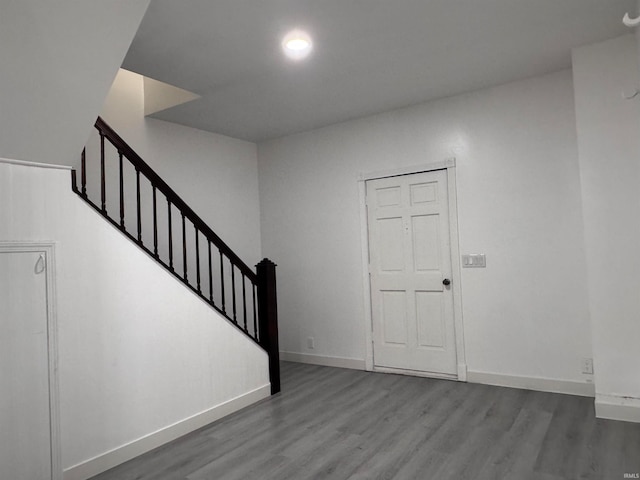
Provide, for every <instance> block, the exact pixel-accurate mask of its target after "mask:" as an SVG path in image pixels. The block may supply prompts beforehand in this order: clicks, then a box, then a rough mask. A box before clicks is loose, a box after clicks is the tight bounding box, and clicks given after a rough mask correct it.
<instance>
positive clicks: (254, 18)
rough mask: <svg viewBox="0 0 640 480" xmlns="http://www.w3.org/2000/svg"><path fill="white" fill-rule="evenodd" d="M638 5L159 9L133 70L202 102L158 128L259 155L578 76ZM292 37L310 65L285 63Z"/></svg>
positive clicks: (328, 3) (532, 2) (210, 1)
mask: <svg viewBox="0 0 640 480" xmlns="http://www.w3.org/2000/svg"><path fill="white" fill-rule="evenodd" d="M635 4H636V2H635V0H182V1H175V0H152V2H151V4H150V6H149V9H148V11H147V13H146V16H145V17H144V20H143V21H142V24H141V26H140V29H139V31H138V33H137V35H136V37H135V39H134V41H133V43H132V45H131V47H130V49H129V52H128V54H127V56H126V59H125V61H124V64H123V67H124V68H126V69H128V70H132V71H134V72H137V73H140V74H142V75H145V76H148V77H151V78H154V79H157V80H160V81H163V82H166V83H169V84H171V85H175V86H178V87H180V88H183V89H186V90H189V91H191V92H194V93H196V94H198V95H200V96H201V98H199V99H197V100H194V101H192V102H189V103H186V104H183V105H179V106H176V107H173V108H170V109H167V110H164V111H162V112H158V113H155V114H154V115H153V117H155V118H160V119H163V120H167V121H171V122H176V123H179V124H183V125H188V126H191V127H195V128H199V129H202V130H208V131H211V132H215V133H221V134H225V135H229V136H232V137H236V138H241V139H245V140H250V141H253V142H259V141H263V140H267V139H271V138H275V137H279V136H283V135H288V134H291V133H295V132H299V131H304V130H309V129H312V128H317V127H321V126H324V125H329V124H332V123H337V122H341V121H344V120H348V119H351V118H356V117H361V116H364V115H369V114H373V113H378V112H382V111H386V110H391V109H395V108H399V107H403V106H407V105H411V104H415V103H419V102H424V101H427V100H432V99H436V98H442V97H447V96H451V95H456V94H459V93H463V92H468V91H472V90H476V89H478V88H483V87H487V86H491V85H497V84H501V83H505V82H509V81H513V80H518V79H522V78H526V77H530V76H534V75H539V74H543V73H547V72H552V71H556V70H560V69H563V68H568V67H570V65H571V48H572V47H575V46H579V45H584V44H588V43H593V42H598V41H601V40H604V39H607V38H612V37H615V36H618V35H621V34H624V33H626V32H627V31H628V30H627V29H626V28H625V27H624V26H623V25H622V22H621V19H622V16H623V15H624V13H625V12H627V11H635ZM293 28H302V29H305V30H306V31H307V32H308V33H309V34H310V35H311V36H312V37H313V40H314V51H313V53H312V55H311V57H309V58H308V59H307V60H305V61H302V62H297V63H296V62H293V61H291V60H288V59H286V58H285V57H284V56H283V55H282V53H281V50H280V41H281V38H282V37H283V36H284V35H285V34H286V33H287V32H288V31H289V30H292V29H293Z"/></svg>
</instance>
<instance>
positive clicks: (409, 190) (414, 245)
mask: <svg viewBox="0 0 640 480" xmlns="http://www.w3.org/2000/svg"><path fill="white" fill-rule="evenodd" d="M366 185H367V191H366V195H367V215H368V229H369V255H370V258H369V261H370V266H369V272H370V286H371V309H372V321H373V360H374V366H376V367H385V368H393V369H401V370H410V371H416V372H424V373H433V374H441V375H455V374H456V372H457V364H456V349H455V332H454V317H453V293H452V290H451V285H452V283H451V270H452V268H451V245H450V238H449V237H450V233H449V232H450V230H449V201H448V191H447V171H446V170H436V171H433V172H425V173H417V174H412V175H402V176H396V177H388V178H382V179H377V180H369V181H367V182H366ZM446 283H449V285H445V284H446Z"/></svg>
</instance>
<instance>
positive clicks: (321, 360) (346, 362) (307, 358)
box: [280, 352, 365, 370]
mask: <svg viewBox="0 0 640 480" xmlns="http://www.w3.org/2000/svg"><path fill="white" fill-rule="evenodd" d="M280 360H283V361H285V362H296V363H309V364H311V365H323V366H325V367H338V368H350V369H352V370H364V369H365V361H364V359H360V358H345V357H328V356H325V355H309V354H308V353H295V352H280Z"/></svg>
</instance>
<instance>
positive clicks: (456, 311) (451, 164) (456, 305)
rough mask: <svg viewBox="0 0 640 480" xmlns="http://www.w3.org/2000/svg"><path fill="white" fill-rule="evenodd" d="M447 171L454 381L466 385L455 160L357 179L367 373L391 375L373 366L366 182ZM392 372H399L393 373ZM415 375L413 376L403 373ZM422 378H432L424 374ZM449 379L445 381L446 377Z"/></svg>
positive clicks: (371, 173)
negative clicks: (376, 372) (454, 361)
mask: <svg viewBox="0 0 640 480" xmlns="http://www.w3.org/2000/svg"><path fill="white" fill-rule="evenodd" d="M433 170H446V171H447V190H448V192H449V229H450V238H451V272H452V277H453V278H452V287H453V288H452V291H453V317H454V318H453V323H454V330H455V335H456V362H457V365H458V369H457V371H458V374H457V378H456V379H457V380H458V381H461V382H466V381H467V361H466V355H465V349H464V328H463V323H462V282H461V281H460V273H461V266H460V245H459V240H458V202H457V197H456V175H455V171H456V159H455V158H449V159H447V160H444V161H440V162H433V163H428V164H425V165H415V166H410V167H404V168H399V169H394V170H386V171H381V172H370V173H362V174H360V177H359V178H358V194H359V200H360V245H361V246H362V265H363V268H362V285H363V290H364V315H365V344H366V345H365V354H366V356H365V369H366V370H367V371H390V370H385V369H384V368H379V367H375V366H374V363H373V318H372V314H371V282H370V275H369V274H370V270H369V227H368V218H367V191H366V185H365V182H366V181H367V180H376V179H379V178H387V177H396V176H399V175H410V174H413V173H423V172H431V171H433ZM393 371H398V370H396V369H393ZM405 373H408V374H411V375H416V372H409V371H407V372H405ZM425 376H434V375H431V374H425ZM447 378H448V377H447Z"/></svg>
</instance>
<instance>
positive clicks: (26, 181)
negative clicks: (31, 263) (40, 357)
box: [0, 161, 270, 480]
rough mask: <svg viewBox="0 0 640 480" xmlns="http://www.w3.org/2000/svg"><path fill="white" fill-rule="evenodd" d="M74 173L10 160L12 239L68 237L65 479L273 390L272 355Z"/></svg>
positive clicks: (62, 311)
mask: <svg viewBox="0 0 640 480" xmlns="http://www.w3.org/2000/svg"><path fill="white" fill-rule="evenodd" d="M69 182H70V180H69V171H68V170H66V169H52V168H41V167H34V166H25V165H16V164H13V163H8V162H6V161H2V162H0V205H2V206H3V208H1V209H0V239H2V240H3V241H7V240H15V241H18V240H19V241H29V240H34V241H35V240H38V241H43V240H52V241H55V242H56V273H57V274H56V286H57V307H56V308H57V319H58V330H59V332H58V341H59V346H58V355H59V385H60V410H61V412H60V413H61V432H62V433H61V434H62V442H61V443H62V455H63V459H62V461H63V467H64V468H65V477H64V478H65V480H69V479H86V478H89V477H91V476H92V475H95V474H97V473H99V472H101V471H104V470H106V469H108V468H110V467H111V466H114V465H116V464H118V463H121V462H123V461H125V460H127V459H129V458H132V457H134V456H136V455H139V454H140V453H143V452H144V451H147V450H149V449H151V448H154V447H156V446H158V445H160V444H162V443H165V442H166V441H169V440H171V439H173V438H176V437H177V436H180V435H182V434H184V433H186V432H188V431H191V430H193V429H196V428H198V427H200V426H202V425H205V424H207V423H210V422H211V421H213V420H215V419H216V418H219V417H220V416H222V415H224V414H227V413H230V412H231V411H233V410H235V409H238V408H241V407H243V406H245V405H247V404H250V403H252V402H254V401H257V400H259V399H261V398H264V397H266V396H268V395H269V393H270V386H269V368H268V356H267V354H266V353H265V352H264V351H263V350H262V349H261V348H260V347H259V346H258V345H257V344H255V343H254V342H252V341H251V340H250V339H249V338H247V336H246V335H244V334H243V333H242V332H241V331H240V330H238V329H237V328H236V327H234V326H233V325H231V324H230V323H229V322H228V321H227V320H226V319H224V318H223V317H222V316H221V315H219V314H218V313H217V312H216V311H215V310H213V309H212V308H210V307H209V306H208V305H207V304H206V303H205V302H203V301H202V300H201V299H200V298H198V297H197V296H196V295H195V294H194V293H193V292H191V291H190V290H189V289H188V288H187V287H185V286H184V285H183V284H181V283H180V282H177V281H176V280H175V278H174V277H173V276H172V275H171V274H170V273H168V272H167V271H165V270H164V269H163V268H162V267H161V266H159V265H158V264H156V263H155V261H154V260H153V259H152V258H151V257H150V256H149V255H147V254H146V253H144V252H143V251H142V250H141V249H140V248H139V247H138V246H136V245H135V244H134V243H132V242H130V241H129V240H128V239H127V238H126V237H125V236H123V235H122V233H121V232H119V231H118V230H117V229H116V228H115V227H113V226H112V225H110V224H109V223H108V222H106V221H105V220H104V219H103V218H101V217H100V216H99V215H97V214H96V212H95V211H93V210H92V208H91V207H90V206H88V205H87V204H85V203H84V202H82V200H81V199H80V198H78V196H77V195H76V194H74V193H73V192H72V191H71V188H70V185H69ZM114 299H117V302H114Z"/></svg>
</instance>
